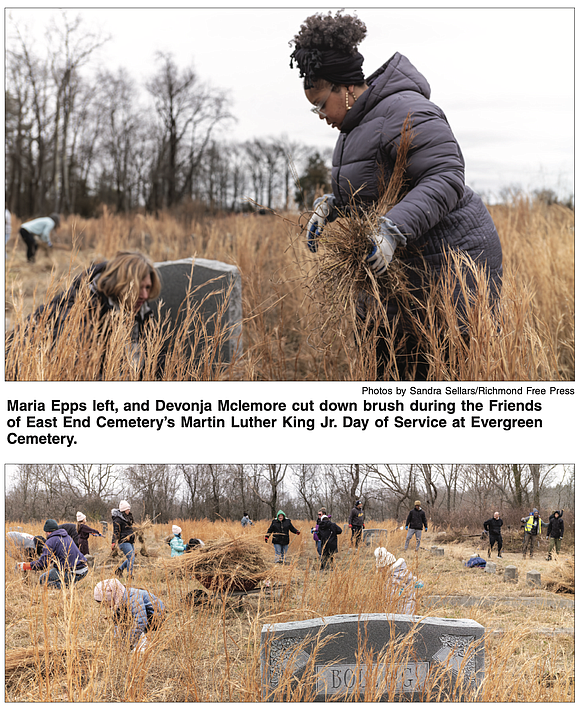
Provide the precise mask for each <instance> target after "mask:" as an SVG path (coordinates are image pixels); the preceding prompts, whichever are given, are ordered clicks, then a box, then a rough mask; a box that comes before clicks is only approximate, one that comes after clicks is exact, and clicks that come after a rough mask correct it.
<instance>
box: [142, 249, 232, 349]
mask: <svg viewBox="0 0 580 709" xmlns="http://www.w3.org/2000/svg"><path fill="white" fill-rule="evenodd" d="M155 267H156V268H157V270H158V272H159V275H160V278H161V283H162V290H161V295H160V296H159V299H158V300H157V301H153V302H152V303H151V306H152V307H153V309H154V310H156V309H157V313H158V317H159V318H160V320H161V321H163V319H164V318H165V317H167V316H169V319H170V323H171V325H172V326H175V327H179V325H180V324H181V323H182V322H183V320H184V318H185V315H186V313H187V312H188V311H190V310H191V309H195V310H196V312H197V316H196V317H197V318H198V321H199V322H200V323H201V326H202V327H203V328H204V329H205V331H206V332H207V336H208V337H211V336H212V335H214V334H216V332H217V329H218V328H219V330H220V332H221V336H220V342H221V349H220V353H219V356H220V360H221V361H222V362H231V361H232V359H233V358H234V356H238V355H240V354H241V352H242V338H241V333H242V280H241V275H240V272H239V270H238V269H237V268H236V267H235V266H232V265H230V264H227V263H222V262H221V261H213V260H209V259H203V258H196V259H193V258H186V259H181V260H179V261H163V262H161V263H156V264H155ZM187 340H188V347H189V352H190V354H193V355H194V356H195V357H196V358H197V359H198V358H200V355H201V352H202V350H203V346H204V341H203V337H202V336H201V328H200V327H199V326H198V327H196V325H195V323H194V324H193V325H192V328H191V329H190V332H189V333H188V338H187Z"/></svg>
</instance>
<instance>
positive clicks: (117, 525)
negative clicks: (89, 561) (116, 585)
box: [111, 500, 135, 578]
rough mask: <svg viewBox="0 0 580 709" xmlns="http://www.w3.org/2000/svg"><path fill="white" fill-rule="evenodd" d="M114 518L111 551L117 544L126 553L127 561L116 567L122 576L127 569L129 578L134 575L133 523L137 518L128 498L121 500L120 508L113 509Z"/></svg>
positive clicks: (116, 570)
mask: <svg viewBox="0 0 580 709" xmlns="http://www.w3.org/2000/svg"><path fill="white" fill-rule="evenodd" d="M111 516H112V518H113V538H112V540H111V551H112V550H113V549H114V548H115V545H116V544H118V545H119V549H120V550H121V551H122V552H123V554H124V555H125V561H124V562H123V563H122V564H121V566H119V567H118V568H117V569H115V574H116V576H122V575H123V571H125V569H127V574H128V576H129V578H131V577H132V576H133V564H134V562H135V531H134V530H133V524H134V523H135V520H134V519H133V515H132V514H131V505H130V504H129V503H128V502H127V501H126V500H121V502H119V509H113V510H111Z"/></svg>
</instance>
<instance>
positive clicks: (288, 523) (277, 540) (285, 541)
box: [264, 510, 300, 564]
mask: <svg viewBox="0 0 580 709" xmlns="http://www.w3.org/2000/svg"><path fill="white" fill-rule="evenodd" d="M290 532H292V534H300V532H299V531H298V530H297V529H296V527H294V525H293V524H292V520H290V519H288V517H286V513H285V512H283V511H282V510H278V514H277V515H276V519H273V520H272V523H271V524H270V526H269V527H268V531H267V532H266V535H265V537H264V540H265V541H266V542H267V541H268V538H269V536H270V534H271V535H272V544H273V545H274V552H275V556H274V563H275V564H283V563H284V560H285V559H286V552H287V551H288V545H289V544H290Z"/></svg>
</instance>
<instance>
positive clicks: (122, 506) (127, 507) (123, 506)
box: [119, 500, 131, 512]
mask: <svg viewBox="0 0 580 709" xmlns="http://www.w3.org/2000/svg"><path fill="white" fill-rule="evenodd" d="M130 509H131V505H130V504H129V503H128V502H127V501H126V500H121V502H119V510H120V511H121V512H128V511H129V510H130Z"/></svg>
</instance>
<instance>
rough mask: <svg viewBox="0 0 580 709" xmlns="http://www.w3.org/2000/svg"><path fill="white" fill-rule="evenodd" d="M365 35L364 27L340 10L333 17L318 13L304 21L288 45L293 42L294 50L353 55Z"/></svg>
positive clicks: (363, 24) (329, 14)
mask: <svg viewBox="0 0 580 709" xmlns="http://www.w3.org/2000/svg"><path fill="white" fill-rule="evenodd" d="M366 34H367V28H366V25H365V23H364V22H363V21H362V20H359V18H358V17H353V16H352V15H343V14H342V10H339V11H338V12H337V13H336V15H335V16H334V17H333V16H332V13H331V12H329V13H328V14H327V15H323V14H322V13H321V12H320V13H317V14H316V15H311V16H310V17H307V18H306V20H304V22H303V23H302V25H300V32H299V33H298V34H297V35H295V36H294V39H293V40H291V41H290V44H292V42H294V45H295V48H296V49H335V50H338V51H340V52H345V53H346V54H351V55H354V54H356V51H357V47H358V45H359V44H360V43H361V42H362V41H363V39H364V38H365V37H366Z"/></svg>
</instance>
